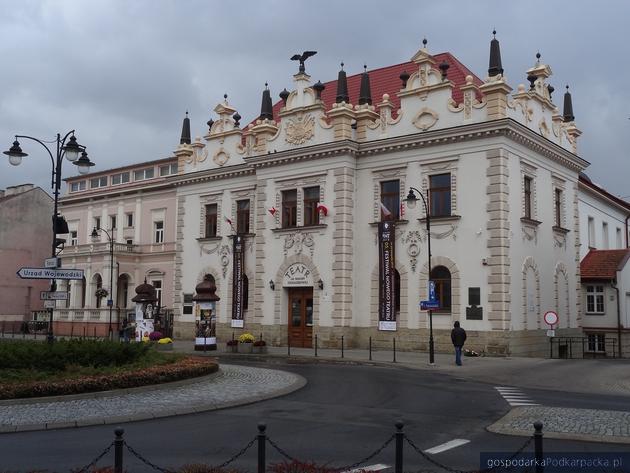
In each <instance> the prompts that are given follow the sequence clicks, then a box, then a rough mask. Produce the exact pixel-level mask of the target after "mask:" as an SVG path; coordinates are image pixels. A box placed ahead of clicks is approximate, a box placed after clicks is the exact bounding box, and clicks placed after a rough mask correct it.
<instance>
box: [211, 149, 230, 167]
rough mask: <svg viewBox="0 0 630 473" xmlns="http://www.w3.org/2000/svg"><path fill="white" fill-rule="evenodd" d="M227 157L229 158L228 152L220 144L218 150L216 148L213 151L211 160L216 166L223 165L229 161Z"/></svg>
mask: <svg viewBox="0 0 630 473" xmlns="http://www.w3.org/2000/svg"><path fill="white" fill-rule="evenodd" d="M229 159H230V153H228V152H227V151H226V150H225V148H223V146H221V147H220V148H219V149H218V150H216V152H215V153H214V156H212V160H213V161H214V162H215V164H217V165H218V166H223V165H224V164H225V163H227V162H228V161H229Z"/></svg>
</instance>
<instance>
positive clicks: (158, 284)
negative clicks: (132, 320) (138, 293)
mask: <svg viewBox="0 0 630 473" xmlns="http://www.w3.org/2000/svg"><path fill="white" fill-rule="evenodd" d="M151 285H152V286H153V287H154V288H155V296H156V297H157V302H156V303H155V304H156V306H155V307H156V308H157V307H162V280H161V279H154V280H152V281H151Z"/></svg>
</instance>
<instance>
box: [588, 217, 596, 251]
mask: <svg viewBox="0 0 630 473" xmlns="http://www.w3.org/2000/svg"><path fill="white" fill-rule="evenodd" d="M588 247H589V248H595V219H594V218H593V217H589V218H588Z"/></svg>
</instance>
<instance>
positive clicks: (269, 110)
mask: <svg viewBox="0 0 630 473" xmlns="http://www.w3.org/2000/svg"><path fill="white" fill-rule="evenodd" d="M260 119H261V120H265V119H267V120H273V103H272V102H271V92H270V91H269V84H267V83H266V82H265V90H263V94H262V104H261V105H260Z"/></svg>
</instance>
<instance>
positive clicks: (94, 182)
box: [90, 176, 107, 189]
mask: <svg viewBox="0 0 630 473" xmlns="http://www.w3.org/2000/svg"><path fill="white" fill-rule="evenodd" d="M106 186H107V176H101V177H94V178H92V179H90V189H96V188H98V187H106Z"/></svg>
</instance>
